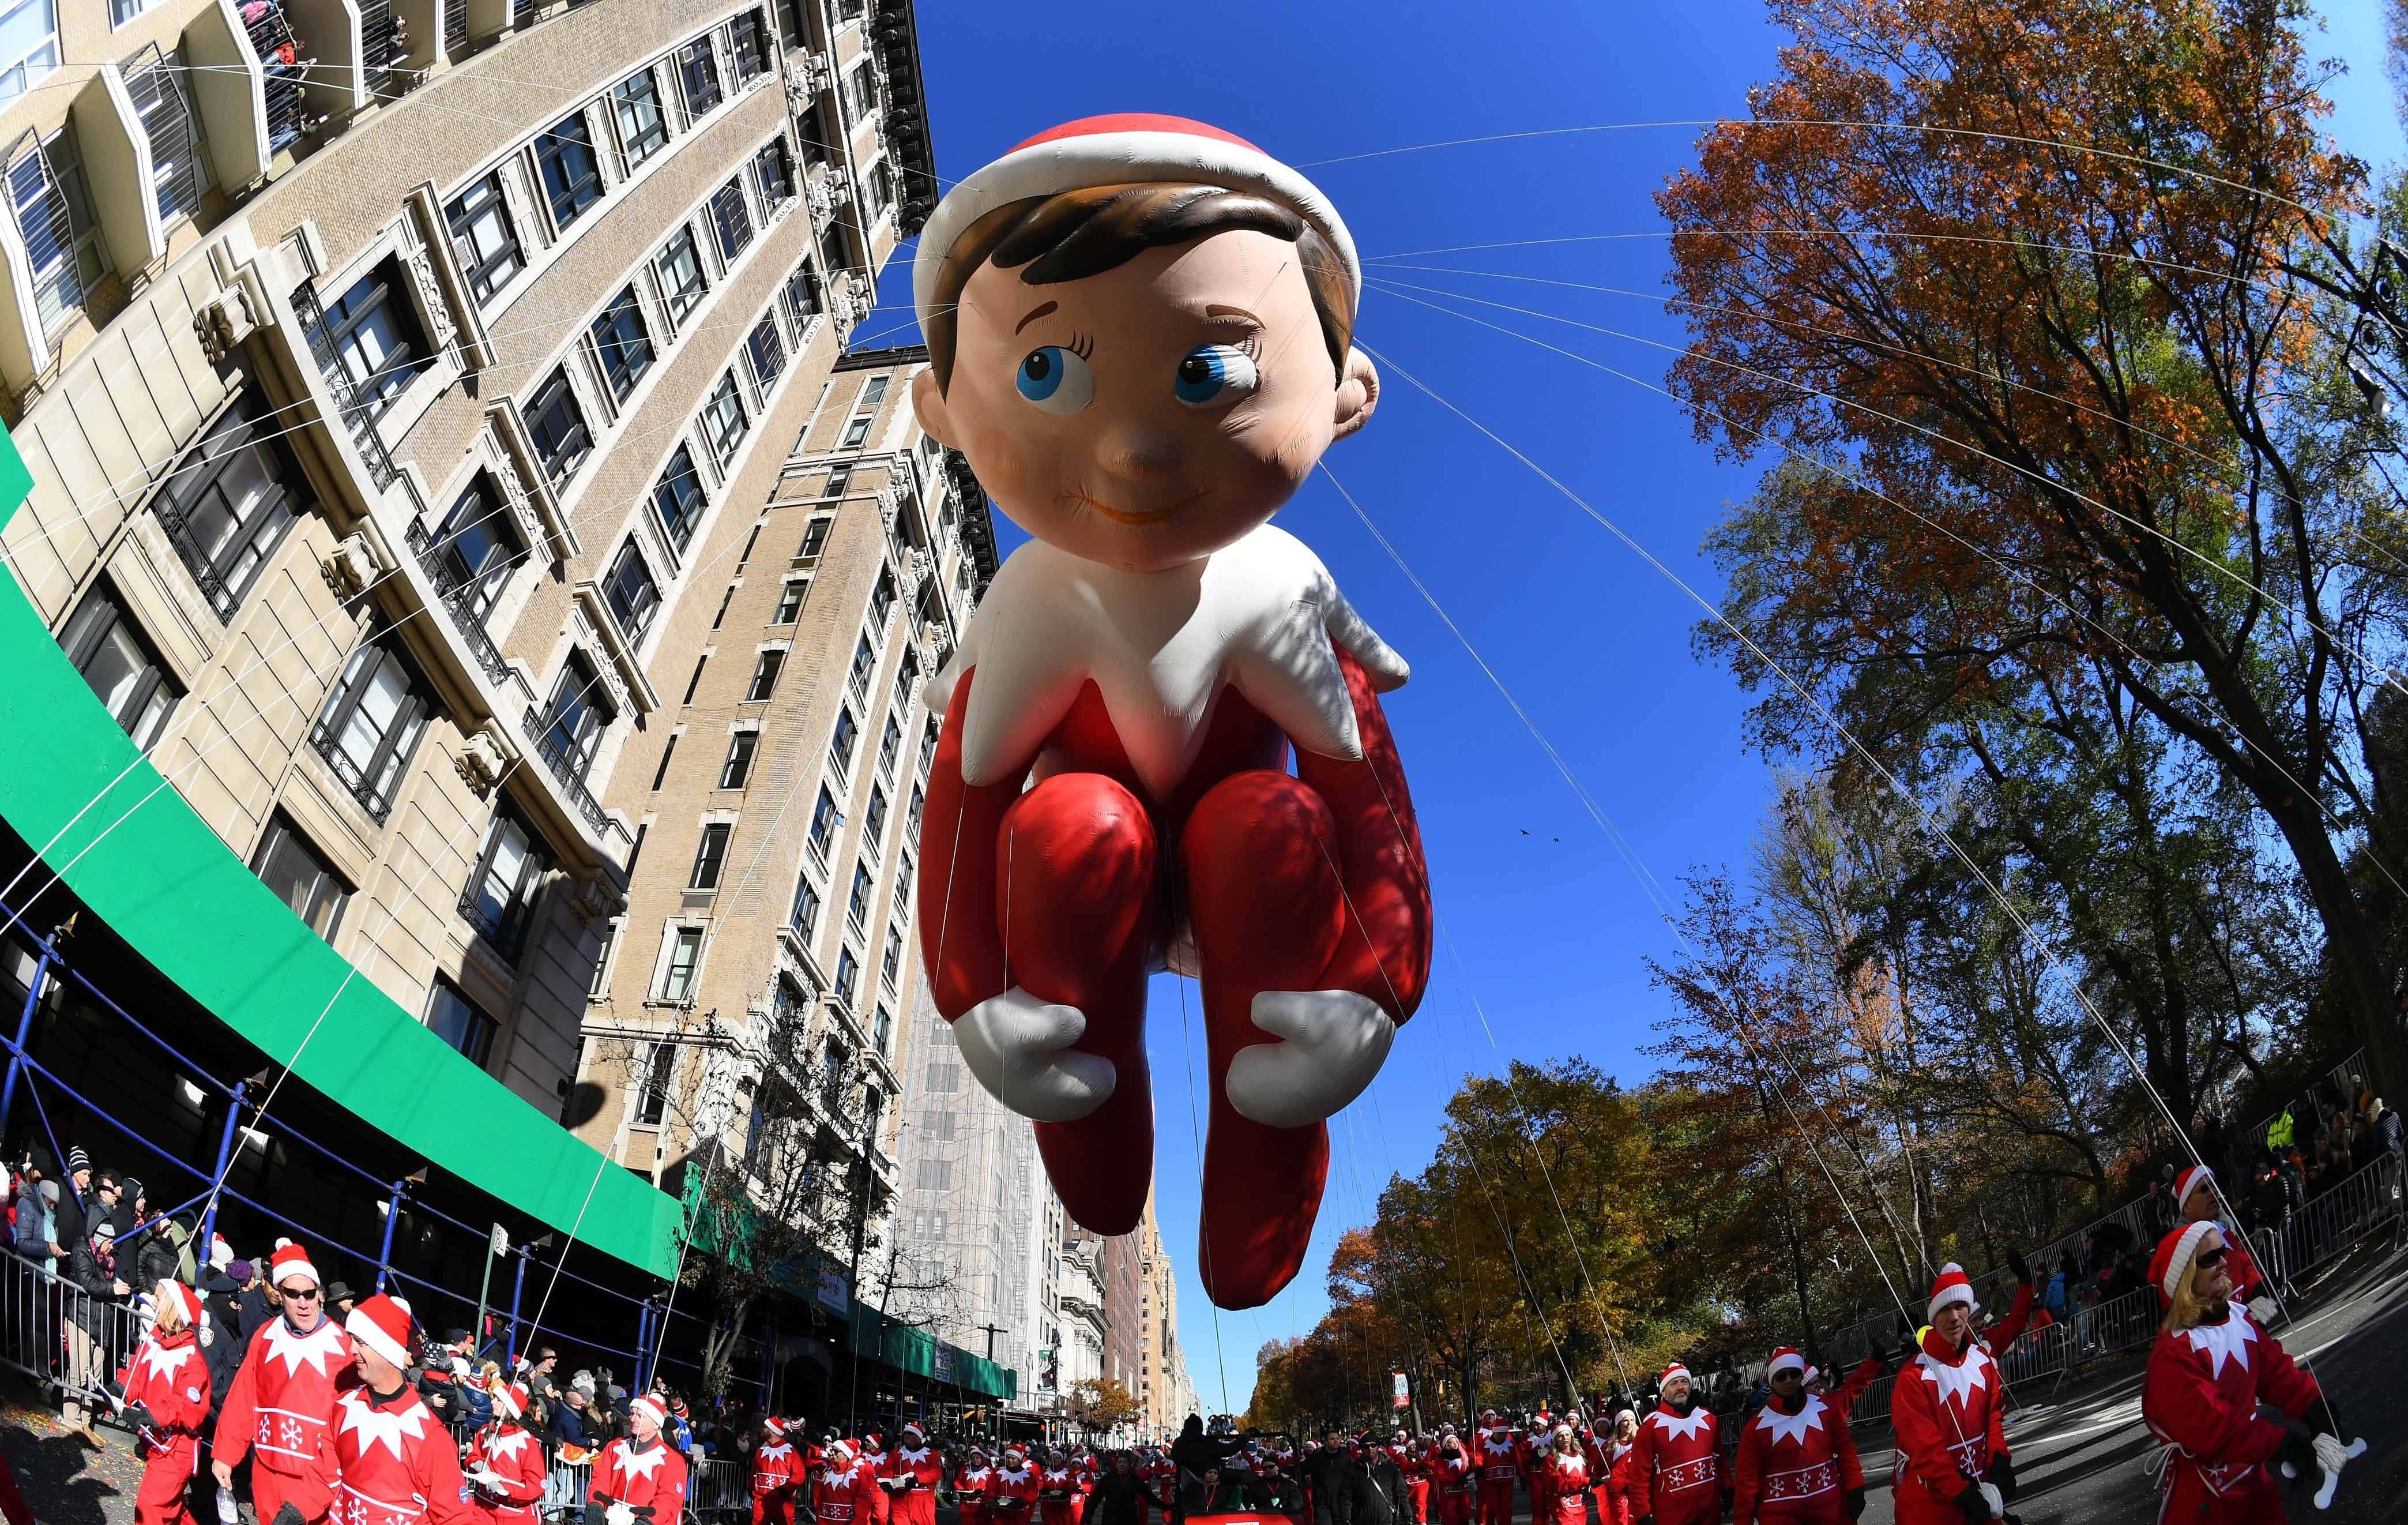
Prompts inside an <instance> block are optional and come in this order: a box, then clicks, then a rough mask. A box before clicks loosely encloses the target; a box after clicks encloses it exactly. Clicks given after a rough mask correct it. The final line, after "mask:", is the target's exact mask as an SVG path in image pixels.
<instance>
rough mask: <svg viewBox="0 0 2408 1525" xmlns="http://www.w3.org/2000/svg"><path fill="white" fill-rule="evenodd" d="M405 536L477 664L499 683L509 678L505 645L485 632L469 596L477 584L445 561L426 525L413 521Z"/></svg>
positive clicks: (483, 623) (482, 622) (486, 674)
mask: <svg viewBox="0 0 2408 1525" xmlns="http://www.w3.org/2000/svg"><path fill="white" fill-rule="evenodd" d="M404 539H406V540H408V541H409V549H410V551H411V552H412V553H413V554H416V555H417V557H418V564H419V565H420V566H422V567H423V568H426V576H427V580H428V581H429V582H431V583H434V584H435V591H436V593H437V594H438V595H439V596H441V597H442V599H443V607H444V608H445V609H446V610H448V611H450V612H451V615H452V626H453V627H454V628H456V629H457V630H458V631H459V632H460V639H461V640H463V641H466V643H467V647H468V650H469V651H470V652H472V653H474V654H475V655H476V658H477V665H478V666H479V667H480V668H483V669H485V676H486V677H488V678H490V679H492V680H493V681H494V682H495V683H501V682H503V681H504V680H505V679H507V678H509V675H510V665H509V662H508V661H506V660H504V659H503V656H502V653H501V649H500V648H499V647H497V646H495V644H494V638H493V637H491V636H489V635H487V634H486V633H485V622H484V621H483V619H482V618H480V616H479V615H478V613H477V612H476V611H475V610H473V609H471V608H470V607H469V603H468V596H469V593H470V591H471V590H472V589H473V588H474V587H475V586H476V584H475V583H463V582H461V581H459V579H458V578H457V576H456V575H455V574H454V573H453V571H452V568H450V567H448V566H446V565H445V564H444V561H443V553H442V551H441V550H440V549H439V548H438V547H437V545H436V543H435V537H434V536H432V535H430V534H428V533H427V531H426V526H425V525H422V524H419V523H416V522H415V521H413V522H412V523H411V524H410V526H409V531H408V533H407V534H406V535H405V537H404Z"/></svg>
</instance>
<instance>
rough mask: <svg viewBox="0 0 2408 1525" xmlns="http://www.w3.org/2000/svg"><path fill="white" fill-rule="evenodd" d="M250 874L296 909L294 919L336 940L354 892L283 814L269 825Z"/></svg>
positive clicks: (320, 934)
mask: <svg viewBox="0 0 2408 1525" xmlns="http://www.w3.org/2000/svg"><path fill="white" fill-rule="evenodd" d="M251 871H252V872H254V873H256V874H258V875H259V882H260V883H261V884H263V885H266V886H267V887H268V888H269V889H272V890H274V891H275V892H276V898H277V899H279V900H282V901H283V902H284V903H285V904H286V905H288V906H290V907H292V908H293V914H294V915H296V916H298V917H300V918H301V919H302V920H303V921H306V922H308V924H309V929H310V930H311V931H313V932H315V933H317V934H318V935H319V936H320V937H322V938H324V939H325V940H326V941H327V942H333V941H334V940H335V928H337V927H340V926H341V925H342V924H343V906H344V904H345V903H346V902H348V901H349V900H350V899H351V890H350V889H349V888H348V887H346V886H345V885H344V884H343V882H342V881H341V880H339V879H337V878H336V877H335V870H334V866H333V865H332V864H330V863H328V862H327V861H326V859H325V857H324V856H323V855H322V854H321V853H320V852H319V851H318V849H316V848H315V847H312V846H311V845H310V844H309V839H308V838H307V837H304V836H302V835H301V834H300V833H299V832H297V831H295V830H294V829H293V823H292V822H290V821H288V820H286V819H285V818H284V817H283V816H282V815H281V814H279V815H277V816H276V817H275V818H274V819H272V820H271V821H269V823H268V826H267V837H266V839H265V841H263V842H261V843H260V844H259V856H258V857H257V859H256V860H254V861H253V863H252V865H251Z"/></svg>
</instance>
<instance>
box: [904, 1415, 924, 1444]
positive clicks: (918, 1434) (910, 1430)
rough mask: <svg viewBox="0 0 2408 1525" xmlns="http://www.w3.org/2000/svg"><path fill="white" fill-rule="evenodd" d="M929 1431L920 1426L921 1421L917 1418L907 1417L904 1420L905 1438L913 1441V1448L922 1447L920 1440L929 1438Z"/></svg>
mask: <svg viewBox="0 0 2408 1525" xmlns="http://www.w3.org/2000/svg"><path fill="white" fill-rule="evenodd" d="M927 1433H928V1432H927V1431H925V1430H923V1429H921V1428H920V1422H919V1421H918V1420H917V1419H906V1420H904V1421H903V1438H904V1439H906V1440H909V1441H910V1442H911V1448H912V1449H913V1450H918V1449H919V1448H920V1442H921V1441H923V1440H925V1439H926V1438H927Z"/></svg>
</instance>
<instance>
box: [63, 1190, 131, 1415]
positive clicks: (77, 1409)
mask: <svg viewBox="0 0 2408 1525" xmlns="http://www.w3.org/2000/svg"><path fill="white" fill-rule="evenodd" d="M116 1239H117V1228H116V1226H115V1225H114V1224H111V1223H109V1222H108V1220H106V1219H102V1220H101V1221H99V1222H96V1223H94V1224H93V1229H92V1232H91V1234H90V1235H89V1236H79V1237H78V1238H77V1240H76V1242H75V1243H74V1244H71V1245H69V1246H68V1250H67V1261H66V1269H65V1273H64V1274H65V1277H66V1280H67V1283H68V1284H69V1285H70V1286H72V1287H73V1288H76V1290H77V1292H79V1294H81V1295H80V1296H74V1297H69V1298H68V1299H66V1300H65V1306H64V1307H63V1309H62V1310H61V1312H62V1315H63V1316H62V1317H61V1318H60V1320H59V1327H60V1331H61V1333H62V1334H64V1335H65V1340H66V1372H65V1378H66V1380H65V1385H64V1386H63V1387H62V1388H61V1389H60V1397H59V1418H60V1420H61V1422H62V1423H64V1424H65V1426H66V1428H67V1429H68V1430H70V1431H74V1432H75V1434H76V1435H78V1436H79V1437H80V1438H81V1439H82V1441H83V1443H84V1444H85V1445H87V1446H91V1447H92V1448H93V1449H94V1450H98V1449H100V1446H101V1439H100V1436H99V1435H98V1434H97V1433H96V1432H94V1431H93V1428H92V1420H93V1414H94V1413H96V1412H97V1410H96V1408H95V1407H94V1406H93V1404H92V1403H90V1402H88V1401H87V1394H91V1393H97V1392H99V1391H101V1390H102V1389H103V1388H104V1387H105V1386H106V1384H107V1382H108V1354H107V1353H108V1332H109V1331H108V1319H109V1312H108V1310H109V1308H110V1306H111V1305H113V1304H114V1303H115V1302H117V1301H118V1300H119V1299H121V1298H122V1297H124V1296H125V1295H126V1293H127V1292H129V1291H130V1290H132V1288H128V1287H127V1286H126V1285H125V1283H123V1282H122V1281H120V1280H119V1279H118V1277H117V1272H116V1270H115V1268H114V1265H113V1255H114V1245H115V1242H116Z"/></svg>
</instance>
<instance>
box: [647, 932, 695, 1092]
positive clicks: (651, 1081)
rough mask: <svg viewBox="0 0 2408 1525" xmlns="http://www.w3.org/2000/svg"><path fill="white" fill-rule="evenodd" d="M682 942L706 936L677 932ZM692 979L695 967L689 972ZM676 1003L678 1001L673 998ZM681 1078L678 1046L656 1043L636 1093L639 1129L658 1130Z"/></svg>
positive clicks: (648, 1056) (651, 1050)
mask: <svg viewBox="0 0 2408 1525" xmlns="http://www.w3.org/2000/svg"><path fill="white" fill-rule="evenodd" d="M677 934H678V936H679V937H680V938H686V937H691V938H693V939H694V940H695V942H697V943H698V942H701V940H702V933H701V932H700V931H698V930H696V929H695V928H691V927H681V928H677ZM687 973H688V976H689V977H691V976H692V973H693V970H692V968H691V966H689V967H688V970H687ZM673 999H675V998H673ZM676 1075H677V1044H675V1043H654V1044H652V1046H651V1048H650V1049H649V1050H647V1051H646V1053H645V1055H644V1082H643V1085H642V1086H640V1087H639V1088H638V1090H637V1093H636V1125H637V1126H638V1127H639V1128H658V1127H660V1126H661V1119H662V1118H664V1117H666V1116H667V1115H668V1113H669V1083H670V1081H672V1080H673V1079H674V1078H675V1077H676Z"/></svg>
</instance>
